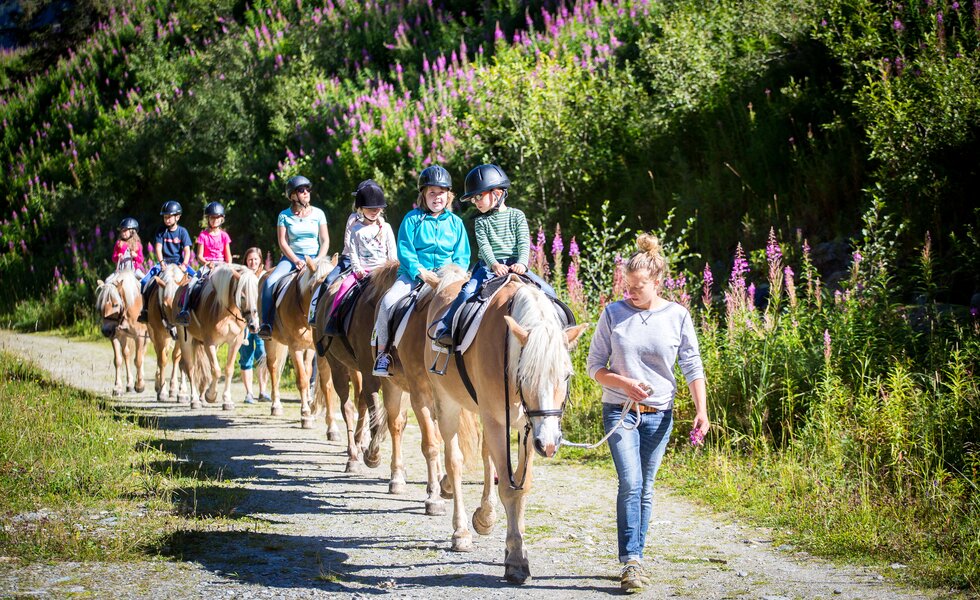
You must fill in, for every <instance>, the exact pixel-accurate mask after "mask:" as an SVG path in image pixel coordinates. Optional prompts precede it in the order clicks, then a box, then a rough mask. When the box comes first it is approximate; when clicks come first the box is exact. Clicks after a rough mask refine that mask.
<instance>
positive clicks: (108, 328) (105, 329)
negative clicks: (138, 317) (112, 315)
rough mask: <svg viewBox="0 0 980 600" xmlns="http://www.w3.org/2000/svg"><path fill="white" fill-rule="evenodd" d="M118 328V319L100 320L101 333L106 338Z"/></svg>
mask: <svg viewBox="0 0 980 600" xmlns="http://www.w3.org/2000/svg"><path fill="white" fill-rule="evenodd" d="M118 328H119V321H103V322H102V335H104V336H105V337H107V338H111V337H112V336H114V335H116V330H117V329H118Z"/></svg>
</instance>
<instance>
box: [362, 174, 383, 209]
mask: <svg viewBox="0 0 980 600" xmlns="http://www.w3.org/2000/svg"><path fill="white" fill-rule="evenodd" d="M386 206H388V202H387V201H386V200H385V193H384V190H382V189H381V186H380V185H378V182H376V181H375V180H373V179H365V180H364V181H362V182H361V183H359V184H357V191H356V192H354V208H385V207H386Z"/></svg>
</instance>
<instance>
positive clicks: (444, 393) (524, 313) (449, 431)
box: [413, 266, 587, 583]
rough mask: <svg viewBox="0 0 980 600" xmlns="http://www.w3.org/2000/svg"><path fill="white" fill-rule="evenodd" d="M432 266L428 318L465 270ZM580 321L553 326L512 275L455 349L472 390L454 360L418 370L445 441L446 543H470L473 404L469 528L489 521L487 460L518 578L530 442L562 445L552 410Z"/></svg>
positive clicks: (523, 570) (515, 579)
mask: <svg viewBox="0 0 980 600" xmlns="http://www.w3.org/2000/svg"><path fill="white" fill-rule="evenodd" d="M441 275H442V279H441V281H440V277H439V276H437V275H436V274H434V273H431V272H428V271H424V272H423V273H422V278H423V279H424V280H425V281H426V283H428V284H429V285H430V286H433V287H436V286H438V288H437V291H436V294H435V298H434V300H433V301H432V303H431V304H430V305H429V311H428V317H427V321H428V322H432V321H434V320H435V319H436V318H438V317H440V316H441V314H442V313H443V312H444V310H445V308H446V307H447V306H448V305H449V304H450V303H451V302H452V301H453V298H455V297H456V293H457V292H458V291H459V289H460V287H461V285H462V284H463V283H464V282H465V281H466V279H467V275H466V273H465V272H464V271H462V270H461V269H459V268H458V267H453V266H450V267H447V268H444V269H443V270H442V272H441ZM586 327H587V325H585V324H583V325H577V326H574V327H569V328H567V329H562V325H561V324H560V323H559V320H558V317H557V315H556V313H555V309H554V306H553V304H552V302H551V301H550V300H549V299H548V298H547V297H546V296H545V295H544V294H543V293H542V292H541V291H540V290H538V289H537V288H536V287H534V286H531V285H527V284H524V283H523V282H521V281H520V280H518V279H516V278H513V279H512V280H511V281H508V282H507V283H506V284H505V285H504V286H503V287H502V288H501V290H500V291H499V292H498V293H497V294H496V295H495V296H493V298H492V299H491V300H490V301H489V304H488V306H487V308H486V312H485V313H484V315H483V321H482V322H481V324H480V326H479V330H478V331H477V332H476V336H475V337H474V340H473V342H472V344H471V345H470V347H469V348H468V349H467V350H466V352H464V353H463V355H462V357H463V365H464V367H465V371H466V375H468V378H469V381H470V382H472V389H473V391H474V392H475V395H476V397H475V398H474V397H473V396H472V395H471V394H470V392H469V391H467V387H466V384H465V383H464V380H463V377H462V376H461V373H460V370H459V369H458V368H457V366H456V364H455V363H454V362H453V361H450V362H449V366H448V368H447V370H446V374H445V375H444V376H439V375H436V374H432V373H429V372H428V371H425V372H426V373H427V374H428V377H429V380H430V381H431V382H432V387H433V390H434V392H435V397H436V413H437V414H438V415H439V429H440V430H441V431H442V436H443V439H444V440H445V442H446V473H447V479H448V483H449V485H450V487H451V493H452V498H453V537H452V549H453V550H457V551H467V550H470V549H472V544H473V542H472V538H471V536H470V532H469V529H468V528H467V525H466V512H465V508H464V507H463V494H462V492H463V487H462V477H461V467H462V456H461V452H460V444H461V442H465V441H466V440H467V438H470V437H472V435H473V434H472V432H469V431H467V428H466V427H465V424H464V423H463V421H462V420H461V418H460V417H461V416H462V413H465V412H469V411H474V412H477V413H479V415H480V417H481V419H482V421H483V444H484V453H483V454H484V461H483V464H484V477H483V485H484V489H483V498H482V501H481V503H480V508H479V509H477V510H476V512H474V514H473V527H474V528H475V529H476V531H477V533H480V534H484V535H485V534H488V533H490V531H491V530H492V529H493V525H494V522H495V521H496V512H495V510H494V506H493V502H492V500H491V498H490V486H491V485H492V479H493V468H492V467H493V465H496V466H497V468H498V470H500V471H501V476H500V478H499V483H498V484H497V491H498V495H499V496H500V500H501V502H502V503H503V505H504V509H505V510H506V512H507V544H506V549H505V551H504V576H505V577H506V579H507V581H510V582H511V583H524V582H525V581H527V580H528V579H529V578H530V576H531V572H530V569H529V567H528V561H527V551H526V550H525V549H524V505H525V502H526V494H527V492H529V491H530V488H531V483H532V481H533V477H532V474H531V466H532V463H533V457H534V454H533V453H532V452H531V449H532V448H533V449H534V450H535V451H536V452H537V453H538V454H540V455H541V456H545V457H551V456H554V455H555V453H556V452H557V451H558V448H559V446H560V445H561V437H562V436H561V415H562V411H563V410H564V403H565V399H566V398H567V395H568V382H569V379H570V378H571V376H572V360H571V357H570V355H569V350H570V348H571V347H572V345H573V344H574V343H575V341H576V340H577V339H578V338H579V336H580V335H582V332H583V331H585V328H586ZM419 344H421V345H422V346H423V347H424V354H425V360H426V361H433V360H434V359H435V352H434V351H433V350H432V348H431V347H430V344H429V343H428V340H427V339H425V338H424V337H423V338H422V339H419V340H416V341H415V342H414V343H413V347H415V348H418V345H419ZM463 409H466V410H465V411H464V410H463ZM511 427H514V428H518V454H517V462H516V468H512V463H511V456H510V455H511V452H510V428H511ZM521 431H523V436H522V435H521ZM488 459H489V460H488ZM491 461H492V464H491ZM505 466H506V476H504V467H505Z"/></svg>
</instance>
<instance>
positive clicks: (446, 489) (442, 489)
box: [439, 475, 455, 500]
mask: <svg viewBox="0 0 980 600" xmlns="http://www.w3.org/2000/svg"><path fill="white" fill-rule="evenodd" d="M439 495H440V496H441V497H442V498H443V499H444V500H452V499H453V496H454V495H455V494H453V488H452V486H450V485H449V476H448V475H443V476H442V479H440V480H439Z"/></svg>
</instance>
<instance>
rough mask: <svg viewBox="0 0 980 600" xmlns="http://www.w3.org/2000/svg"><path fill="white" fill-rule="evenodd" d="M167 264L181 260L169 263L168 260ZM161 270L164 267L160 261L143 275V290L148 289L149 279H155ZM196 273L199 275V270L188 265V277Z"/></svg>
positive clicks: (141, 286)
mask: <svg viewBox="0 0 980 600" xmlns="http://www.w3.org/2000/svg"><path fill="white" fill-rule="evenodd" d="M166 264H168V265H169V264H174V265H179V264H180V263H179V262H175V263H169V262H168V263H166ZM161 271H163V267H161V266H160V263H157V264H155V265H153V266H152V267H150V270H149V271H147V273H146V275H144V276H143V279H141V280H140V288H141V289H143V290H145V289H146V284H147V283H149V281H150V280H151V279H153V277H154V276H155V275H159V274H160V272H161ZM195 275H197V272H196V271H194V269H192V268H191V266H190V265H187V276H188V277H194V276H195Z"/></svg>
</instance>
